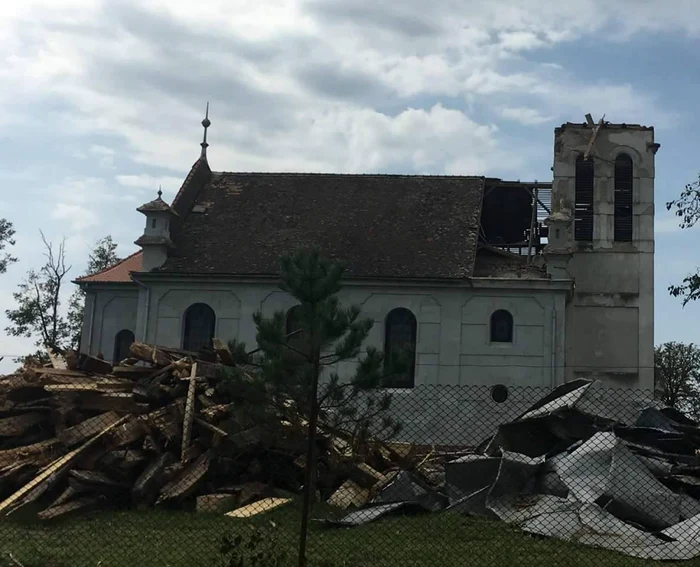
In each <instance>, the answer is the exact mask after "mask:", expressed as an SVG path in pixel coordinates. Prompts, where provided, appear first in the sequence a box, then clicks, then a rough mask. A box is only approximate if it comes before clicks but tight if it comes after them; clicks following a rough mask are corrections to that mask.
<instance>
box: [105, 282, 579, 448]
mask: <svg viewBox="0 0 700 567" xmlns="http://www.w3.org/2000/svg"><path fill="white" fill-rule="evenodd" d="M149 290H150V291H149ZM99 295H100V294H98V296H99ZM565 296H566V288H565V285H563V284H559V285H557V284H556V283H554V282H546V281H535V282H532V281H521V282H514V281H512V280H510V281H509V282H507V283H506V284H504V283H501V284H500V285H499V283H498V282H494V281H491V282H483V283H482V284H479V283H476V284H474V285H472V286H471V287H466V286H439V285H434V286H424V287H417V286H409V285H381V284H380V285H358V284H352V285H346V287H344V288H343V289H342V290H341V292H340V293H339V298H340V300H341V302H342V304H343V305H345V306H349V305H351V304H356V305H359V306H360V307H361V309H362V313H363V315H364V316H366V317H370V318H372V320H373V321H374V326H373V328H372V330H371V331H370V335H369V337H368V340H367V341H366V346H374V347H376V348H378V349H382V350H383V348H384V321H385V318H386V316H387V314H388V313H389V312H390V311H391V310H392V309H395V308H397V307H404V308H406V309H409V310H410V311H411V312H412V313H413V314H414V315H415V317H416V320H417V344H416V372H415V386H414V388H412V389H393V390H391V391H392V395H393V398H394V401H393V408H394V411H395V412H396V414H397V416H398V417H399V418H400V421H401V422H402V423H403V424H404V432H403V433H402V438H405V439H407V440H412V441H416V442H425V443H448V444H449V443H473V442H477V441H478V440H479V439H481V438H482V437H484V436H485V435H488V434H489V433H490V432H491V430H492V429H493V427H495V426H496V425H497V424H498V423H500V422H502V421H503V419H506V418H507V417H508V416H510V415H513V412H516V413H517V412H518V411H519V410H520V409H521V408H522V409H525V408H526V407H527V406H528V405H529V404H530V403H532V402H533V401H535V400H536V399H538V398H539V397H540V396H541V395H542V393H543V391H545V389H547V388H551V387H553V386H556V385H558V384H560V383H562V382H563V381H564V368H563V362H564V340H565V337H564V325H565V319H564V317H565V302H566V297H565ZM110 298H111V299H112V301H113V304H114V308H112V309H107V310H104V309H103V310H102V311H100V310H99V309H98V310H97V314H98V317H97V318H98V319H99V318H100V317H102V318H103V319H104V320H103V321H98V322H96V326H95V328H101V329H108V330H109V331H108V332H106V333H104V334H105V339H104V340H105V341H108V340H111V341H113V338H114V336H113V335H114V334H116V332H118V330H119V329H117V327H119V326H120V325H123V324H125V323H124V321H125V319H124V318H125V317H127V315H126V313H127V312H128V313H129V316H128V317H131V319H129V321H130V322H131V324H132V325H133V327H134V328H135V333H136V337H137V339H138V340H142V339H143V338H144V331H145V340H146V341H148V342H151V343H155V344H160V345H164V346H172V347H181V346H182V335H183V320H184V313H185V311H186V309H187V308H188V307H189V306H190V305H192V304H194V303H199V302H201V303H206V304H207V305H209V306H210V307H211V308H212V309H213V310H214V312H215V314H216V335H217V336H218V337H219V338H220V339H222V340H224V341H226V340H230V339H238V340H239V341H242V342H245V343H246V345H248V346H249V347H250V348H254V346H255V325H254V323H253V320H252V316H253V313H254V312H255V311H257V310H258V309H260V310H262V312H263V314H264V315H266V316H270V315H272V314H273V313H274V312H275V311H279V310H281V311H285V312H286V311H287V310H288V309H289V308H291V307H292V306H293V305H294V304H295V300H294V298H293V297H291V296H290V295H289V294H287V293H286V292H282V291H281V290H279V288H278V287H277V285H276V284H275V283H274V282H269V283H262V282H257V283H256V282H247V283H238V282H226V281H219V282H215V281H208V282H205V281H200V282H197V281H179V282H166V281H162V282H161V281H153V282H149V283H148V289H147V288H145V287H144V288H142V289H141V291H140V298H139V303H138V305H139V307H138V309H139V310H140V311H141V312H142V313H145V312H146V304H148V310H147V312H148V320H147V321H144V320H143V318H140V321H139V323H138V325H137V324H136V321H135V319H136V311H137V304H136V292H134V294H133V295H130V299H129V301H130V302H129V303H128V304H125V303H120V302H119V301H122V300H119V301H117V302H114V301H115V300H116V298H114V297H111V296H110ZM106 299H107V298H106V297H105V298H104V299H103V298H98V301H97V304H100V302H102V303H105V301H106ZM119 305H121V307H118V306H119ZM497 309H506V310H508V311H510V312H511V313H512V315H513V318H514V337H513V339H514V340H513V343H512V344H502V343H501V344H495V343H491V342H490V340H489V338H490V333H489V320H490V316H491V314H492V313H493V312H494V311H495V310H497ZM100 313H101V315H100ZM128 317H127V318H128ZM110 334H111V335H112V336H111V337H110V338H109V339H107V336H108V335H110ZM100 344H102V343H100ZM104 344H106V343H104ZM105 352H106V351H105ZM355 364H356V363H354V362H352V361H349V362H345V363H343V364H341V365H338V366H337V367H336V368H334V369H333V370H336V371H337V372H339V374H340V375H341V377H345V378H347V377H349V376H350V375H351V374H352V372H353V371H354V367H355ZM497 384H502V385H505V386H506V387H508V388H509V390H510V395H509V397H508V399H507V400H506V401H505V402H501V403H497V402H495V401H494V400H493V399H492V396H491V387H492V386H494V385H497Z"/></svg>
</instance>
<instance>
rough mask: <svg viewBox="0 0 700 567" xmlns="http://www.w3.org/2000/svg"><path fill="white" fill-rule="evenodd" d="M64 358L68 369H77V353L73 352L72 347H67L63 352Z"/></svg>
mask: <svg viewBox="0 0 700 567" xmlns="http://www.w3.org/2000/svg"><path fill="white" fill-rule="evenodd" d="M65 358H66V365H67V366H68V369H69V370H77V369H78V353H77V352H75V351H74V350H72V349H68V350H67V351H66V354H65Z"/></svg>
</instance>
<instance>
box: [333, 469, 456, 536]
mask: <svg viewBox="0 0 700 567" xmlns="http://www.w3.org/2000/svg"><path fill="white" fill-rule="evenodd" d="M447 502H448V499H447V497H446V496H444V495H442V494H440V493H438V492H435V491H431V490H427V489H425V488H423V487H422V486H421V485H420V483H419V482H417V480H416V478H415V477H414V476H413V475H412V474H411V473H410V472H408V471H400V472H399V473H398V474H397V475H396V476H395V477H394V478H393V479H392V481H391V482H390V483H389V484H387V485H386V486H385V487H384V488H383V489H382V490H381V491H380V492H379V494H378V495H377V496H375V497H374V499H373V500H372V502H371V503H370V505H369V506H368V507H366V508H362V509H361V510H355V511H353V512H350V513H349V514H346V515H345V516H343V517H342V518H340V519H339V520H324V521H325V522H326V523H330V524H335V525H339V526H359V525H362V524H367V523H369V522H373V521H374V520H377V519H379V518H381V517H383V516H387V515H389V514H395V513H398V512H404V513H406V512H408V513H420V512H437V511H439V510H443V509H444V508H445V507H446V506H447Z"/></svg>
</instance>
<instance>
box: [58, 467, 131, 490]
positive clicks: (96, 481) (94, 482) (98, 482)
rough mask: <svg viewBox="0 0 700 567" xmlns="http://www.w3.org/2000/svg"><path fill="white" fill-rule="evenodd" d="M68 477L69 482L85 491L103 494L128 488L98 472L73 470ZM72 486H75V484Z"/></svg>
mask: <svg viewBox="0 0 700 567" xmlns="http://www.w3.org/2000/svg"><path fill="white" fill-rule="evenodd" d="M68 475H69V476H70V477H71V478H70V482H72V481H73V480H75V481H77V484H78V485H80V486H81V487H84V488H85V489H87V490H97V491H100V492H105V491H114V490H123V489H126V488H130V487H129V485H126V484H124V483H123V482H119V481H116V480H114V479H113V478H111V477H109V476H107V475H106V474H104V473H102V472H100V471H92V470H80V469H73V470H72V471H70V472H69V473H68ZM73 485H74V486H75V483H74V484H73Z"/></svg>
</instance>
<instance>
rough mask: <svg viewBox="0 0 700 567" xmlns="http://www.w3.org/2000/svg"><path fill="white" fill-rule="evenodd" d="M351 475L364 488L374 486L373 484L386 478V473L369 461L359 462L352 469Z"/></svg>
mask: <svg viewBox="0 0 700 567" xmlns="http://www.w3.org/2000/svg"><path fill="white" fill-rule="evenodd" d="M350 477H351V478H352V479H353V480H354V481H355V482H357V484H359V485H360V486H361V487H363V488H372V486H374V485H375V484H377V483H378V482H380V481H382V480H384V475H383V474H382V473H380V472H379V471H377V470H375V469H373V468H372V467H370V466H369V465H368V464H367V463H357V464H356V465H355V466H354V467H353V468H352V469H351V470H350Z"/></svg>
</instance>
